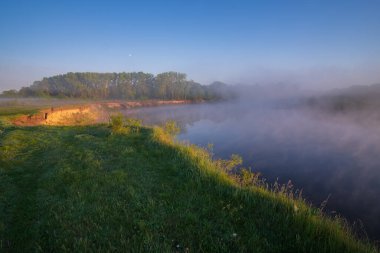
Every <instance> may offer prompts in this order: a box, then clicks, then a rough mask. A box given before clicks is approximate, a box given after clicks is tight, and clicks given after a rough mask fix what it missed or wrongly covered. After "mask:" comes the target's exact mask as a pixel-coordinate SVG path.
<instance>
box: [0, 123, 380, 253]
mask: <svg viewBox="0 0 380 253" xmlns="http://www.w3.org/2000/svg"><path fill="white" fill-rule="evenodd" d="M129 123H131V122H129ZM132 123H133V125H132V128H130V126H127V127H126V129H129V130H128V131H122V130H120V129H121V128H118V129H116V130H117V131H115V129H113V128H112V127H109V126H107V125H94V126H71V127H69V126H65V127H46V126H44V127H42V126H41V127H14V126H9V125H7V126H2V132H1V134H0V251H1V252H33V251H36V252H377V251H376V249H375V248H374V247H373V246H371V245H370V244H368V243H366V242H363V241H358V240H357V239H355V237H354V236H353V235H352V234H351V233H350V232H349V230H348V229H347V228H346V227H345V225H344V224H342V222H340V221H339V220H332V219H331V218H327V217H325V216H323V215H322V214H321V212H320V211H319V210H316V209H313V208H310V207H309V206H308V205H306V204H305V203H304V202H303V201H302V200H300V199H297V198H294V197H292V196H290V195H289V194H287V193H286V192H285V191H282V190H269V189H266V188H265V187H263V186H261V185H260V184H254V185H252V184H246V182H245V183H241V182H240V183H239V180H236V178H234V177H231V176H229V175H228V174H227V173H226V172H225V171H224V170H223V168H221V167H222V164H230V163H228V162H225V163H223V162H221V161H212V159H211V157H210V154H209V152H207V151H206V150H204V149H201V148H198V147H195V146H192V145H184V144H180V143H177V142H176V141H174V140H173V138H172V136H170V135H169V134H167V133H166V132H165V131H164V130H163V129H162V128H158V127H154V128H147V127H143V126H140V125H139V124H138V122H132ZM137 128H138V131H137V130H136V129H137ZM131 129H134V130H133V131H132V130H131ZM235 160H236V159H235ZM244 177H246V178H248V179H250V178H251V177H249V175H247V174H245V175H244ZM251 179H252V178H251Z"/></svg>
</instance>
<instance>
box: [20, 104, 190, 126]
mask: <svg viewBox="0 0 380 253" xmlns="http://www.w3.org/2000/svg"><path fill="white" fill-rule="evenodd" d="M189 103H192V101H190V100H146V101H107V102H97V103H90V104H86V105H73V106H59V107H51V108H49V109H44V110H41V111H39V112H38V113H35V114H31V115H22V116H20V117H17V118H16V119H14V120H13V124H15V125H18V126H37V125H51V126H58V125H60V126H62V125H86V124H95V123H99V122H103V121H104V120H105V119H106V118H107V116H108V115H109V114H110V112H112V111H113V110H118V109H120V110H126V109H130V108H136V107H145V106H160V105H177V104H189Z"/></svg>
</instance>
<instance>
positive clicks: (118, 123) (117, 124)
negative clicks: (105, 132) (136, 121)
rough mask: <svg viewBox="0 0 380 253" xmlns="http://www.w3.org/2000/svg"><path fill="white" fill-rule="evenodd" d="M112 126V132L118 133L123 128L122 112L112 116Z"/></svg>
mask: <svg viewBox="0 0 380 253" xmlns="http://www.w3.org/2000/svg"><path fill="white" fill-rule="evenodd" d="M110 126H111V128H112V132H114V133H117V132H120V131H122V129H123V115H122V114H121V113H118V114H115V115H111V117H110Z"/></svg>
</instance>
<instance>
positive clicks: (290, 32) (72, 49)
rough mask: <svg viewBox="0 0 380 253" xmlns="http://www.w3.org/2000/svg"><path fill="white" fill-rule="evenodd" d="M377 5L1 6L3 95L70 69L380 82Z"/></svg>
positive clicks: (376, 0)
mask: <svg viewBox="0 0 380 253" xmlns="http://www.w3.org/2000/svg"><path fill="white" fill-rule="evenodd" d="M379 13H380V0H357V1H351V0H341V1H339V0H328V1H324V0H303V1H296V0H287V1H283V0H277V1H274V0H256V1H254V0H251V1H249V0H247V1H244V0H230V1H226V0H218V1H212V0H209V1H207V0H191V1H190V0H176V1H174V0H167V1H153V0H152V1H144V0H139V1H137V0H136V1H116V0H107V1H106V0H104V1H96V0H92V1H90V0H76V1H70V0H65V1H54V0H51V1H39V0H34V1H19V0H1V1H0V91H2V90H6V89H18V88H20V87H22V86H28V85H30V84H32V83H33V81H36V80H40V79H42V78H43V77H48V76H52V75H56V74H63V73H66V72H84V71H86V72H87V71H91V72H122V71H126V72H129V71H144V72H150V73H153V74H157V73H161V72H165V71H179V72H184V73H186V74H187V75H188V78H189V79H192V80H195V81H197V82H200V83H203V84H207V83H210V82H212V81H223V82H226V83H230V84H238V83H244V84H268V83H291V84H297V85H304V86H305V87H309V88H312V89H319V88H321V89H328V88H332V87H341V86H349V85H355V84H372V83H380V14H379Z"/></svg>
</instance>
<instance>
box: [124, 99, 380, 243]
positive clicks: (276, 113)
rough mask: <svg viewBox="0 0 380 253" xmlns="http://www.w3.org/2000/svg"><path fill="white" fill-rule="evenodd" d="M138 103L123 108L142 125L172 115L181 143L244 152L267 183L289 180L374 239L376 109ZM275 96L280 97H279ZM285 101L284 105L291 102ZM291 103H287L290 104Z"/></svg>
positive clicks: (379, 178)
mask: <svg viewBox="0 0 380 253" xmlns="http://www.w3.org/2000/svg"><path fill="white" fill-rule="evenodd" d="M258 101H259V100H257V99H256V100H240V101H235V102H226V103H215V104H196V105H178V106H163V107H152V108H138V109H133V110H128V111H124V113H125V114H126V115H127V116H128V117H137V118H141V119H142V120H143V121H144V123H146V124H159V123H161V122H164V121H166V120H168V119H174V120H176V121H177V122H179V124H180V125H181V126H182V128H183V131H182V133H181V134H180V135H179V136H178V139H180V140H188V141H190V142H191V143H194V144H197V145H200V146H207V144H208V143H212V144H214V149H213V152H214V154H215V156H216V157H221V158H229V157H230V155H231V154H239V155H241V156H242V157H243V160H244V166H246V167H251V168H252V170H253V171H256V172H261V173H262V175H263V177H264V178H266V179H267V181H268V182H270V183H273V182H274V181H275V180H278V181H279V182H280V183H287V182H288V181H289V180H291V182H292V183H293V184H294V186H295V188H297V189H303V196H304V197H305V198H306V200H307V201H309V202H311V203H312V204H313V205H314V206H316V207H319V206H320V205H321V203H322V202H323V201H324V200H326V199H327V198H329V199H328V203H327V207H326V209H325V211H326V212H327V213H329V214H331V215H335V212H337V213H338V214H341V215H342V216H344V217H346V218H347V219H348V220H349V221H350V223H351V224H352V223H354V222H355V223H356V225H355V229H356V232H358V233H360V234H361V236H363V235H364V236H365V234H364V232H363V229H362V228H361V225H360V224H361V223H363V224H364V229H365V231H366V232H367V233H368V235H369V236H370V237H371V238H372V239H375V240H379V239H380V218H379V217H380V202H379V196H380V184H379V182H380V158H379V154H380V128H379V127H378V126H379V124H380V120H379V114H378V113H377V112H376V111H375V110H374V111H372V112H369V111H366V112H353V113H345V114H343V113H342V114H333V113H329V112H326V111H322V110H316V109H310V108H308V107H306V106H300V105H296V106H293V105H294V104H297V102H295V101H296V100H288V101H287V103H284V102H283V100H282V102H277V103H273V101H274V100H267V101H266V102H265V99H263V100H260V102H258ZM277 101H278V100H277ZM289 101H290V102H289ZM293 102H295V103H293ZM289 105H290V106H289Z"/></svg>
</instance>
